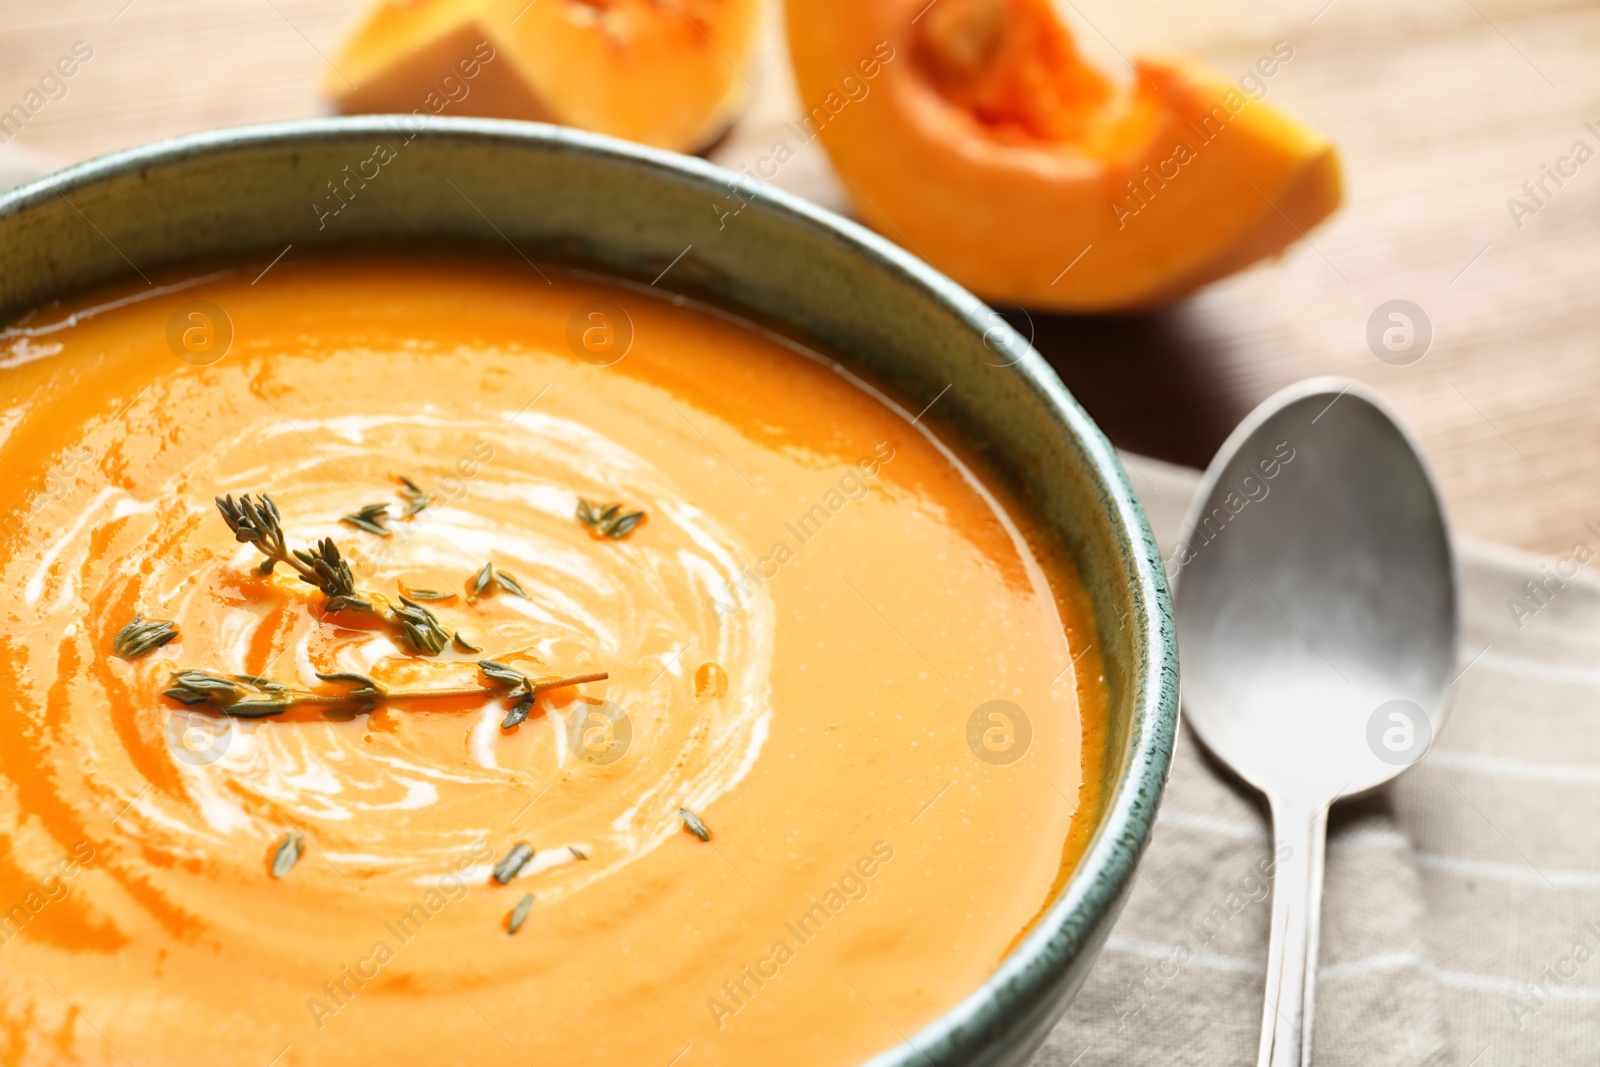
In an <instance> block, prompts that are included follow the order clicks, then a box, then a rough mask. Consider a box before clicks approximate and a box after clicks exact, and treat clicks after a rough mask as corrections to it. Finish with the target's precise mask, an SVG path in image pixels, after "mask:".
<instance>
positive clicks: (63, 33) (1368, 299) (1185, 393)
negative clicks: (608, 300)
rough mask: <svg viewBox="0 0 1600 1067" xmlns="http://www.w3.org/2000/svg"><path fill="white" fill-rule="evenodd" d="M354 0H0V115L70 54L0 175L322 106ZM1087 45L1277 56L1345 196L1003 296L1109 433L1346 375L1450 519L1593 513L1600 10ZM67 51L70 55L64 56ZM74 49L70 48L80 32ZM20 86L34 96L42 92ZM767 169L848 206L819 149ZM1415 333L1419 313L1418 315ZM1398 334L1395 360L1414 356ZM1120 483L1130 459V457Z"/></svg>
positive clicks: (1200, 441) (1570, 5) (1221, 57)
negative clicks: (1399, 431)
mask: <svg viewBox="0 0 1600 1067" xmlns="http://www.w3.org/2000/svg"><path fill="white" fill-rule="evenodd" d="M364 6H365V5H363V4H362V3H360V2H359V0H318V2H312V0H58V2H56V3H53V4H50V5H41V4H38V3H36V2H29V3H24V2H22V0H0V111H3V110H4V109H7V108H11V107H12V105H13V104H15V103H18V102H21V101H23V100H24V99H26V98H27V94H29V93H30V91H32V90H34V89H36V88H37V87H38V85H39V83H40V79H41V77H42V76H44V75H46V74H48V73H49V72H50V71H51V70H52V69H53V68H55V67H56V64H57V62H58V60H59V59H60V58H61V57H63V56H69V55H75V56H77V58H78V59H79V60H80V61H81V62H79V63H78V64H77V69H76V71H75V73H74V74H73V76H71V77H70V78H67V79H64V80H63V82H62V84H64V85H65V92H64V93H58V94H57V95H55V96H54V97H53V98H50V99H47V100H46V101H45V102H44V104H43V106H41V107H38V108H36V109H30V111H29V112H28V113H27V114H28V117H27V121H26V122H20V123H13V124H12V125H11V126H8V127H6V128H5V129H4V130H0V179H3V178H4V176H5V175H6V174H8V173H24V172H26V171H28V170H30V169H34V168H37V167H39V166H56V165H64V164H68V163H73V162H77V161H80V160H84V159H87V158H89V157H92V156H95V155H99V154H101V153H105V152H110V151H113V150H116V149H120V148H126V147H129V146H132V145H136V144H140V143H142V142H146V141H151V140H156V139H159V138H164V137H171V136H174V135H178V134H185V133H191V132H194V131H199V130H205V129H210V128H215V127H220V126H233V125H240V124H247V123H256V122H270V121H275V120H282V119H292V118H301V117H306V116H314V115H319V114H331V113H332V111H333V109H332V107H331V105H330V104H329V103H328V102H327V101H326V99H325V98H324V97H323V95H322V93H321V86H322V84H323V81H324V79H325V78H327V77H328V76H329V70H330V62H331V58H332V57H334V56H336V55H337V54H338V52H339V50H340V48H341V46H342V45H343V43H344V41H345V40H346V39H348V37H349V36H350V34H351V33H352V32H353V31H354V29H355V28H356V26H357V25H358V23H359V20H360V15H361V11H362V9H363V7H364ZM1057 7H1058V9H1059V10H1060V11H1061V14H1062V15H1063V17H1064V18H1065V19H1066V20H1067V22H1068V24H1069V26H1070V27H1071V28H1072V30H1073V32H1074V33H1075V35H1076V37H1077V40H1078V42H1079V45H1080V47H1081V48H1082V49H1083V50H1084V51H1085V52H1087V53H1089V54H1090V55H1091V56H1092V57H1093V58H1094V59H1095V60H1096V61H1097V62H1099V63H1100V64H1101V66H1102V67H1103V68H1105V69H1109V70H1120V71H1122V72H1123V76H1124V77H1126V76H1127V73H1126V72H1127V70H1128V57H1130V56H1134V55H1138V54H1141V53H1147V52H1153V51H1182V52H1190V53H1194V54H1197V55H1199V56H1201V57H1202V58H1204V59H1205V60H1207V61H1209V62H1210V63H1211V64H1212V65H1213V66H1215V67H1216V68H1217V69H1218V70H1220V71H1221V72H1223V73H1224V74H1227V75H1229V77H1235V76H1237V74H1238V73H1240V72H1244V71H1245V70H1247V68H1249V67H1250V65H1251V64H1252V63H1254V62H1255V61H1256V59H1257V57H1259V56H1261V55H1263V54H1265V53H1267V52H1269V51H1270V50H1271V49H1272V46H1273V45H1274V43H1275V42H1287V44H1288V45H1289V46H1290V47H1291V48H1292V49H1293V59H1292V61H1289V62H1286V63H1284V64H1283V65H1282V67H1281V69H1280V70H1279V71H1278V72H1277V74H1276V75H1275V76H1274V77H1273V78H1272V81H1271V86H1270V93H1271V97H1270V99H1271V102H1272V103H1273V104H1275V105H1277V106H1279V107H1282V108H1283V109H1285V110H1286V111H1288V112H1289V113H1290V114H1292V115H1294V116H1296V117H1298V118H1300V119H1302V120H1303V121H1306V122H1308V123H1310V124H1311V125H1313V126H1315V127H1317V128H1319V129H1320V130H1322V131H1323V132H1324V133H1326V134H1327V135H1328V136H1329V137H1331V139H1332V140H1333V141H1334V143H1335V144H1336V145H1337V146H1338V148H1339V150H1340V152H1341V154H1342V157H1343V162H1344V167H1345V185H1346V187H1345V204H1344V206H1343V207H1342V208H1341V209H1340V210H1339V211H1338V213H1337V214H1335V215H1334V216H1333V217H1332V219H1331V220H1330V221H1328V222H1326V223H1324V224H1323V225H1322V226H1320V227H1318V228H1317V229H1315V230H1314V231H1312V232H1311V234H1310V235H1309V239H1305V240H1300V241H1298V242H1297V243H1296V244H1295V245H1293V246H1292V247H1291V248H1290V249H1289V250H1288V251H1287V252H1286V253H1285V254H1284V255H1283V256H1282V257H1280V258H1278V259H1276V260H1271V261H1268V262H1266V263H1263V264H1258V265H1257V266H1255V267H1253V268H1251V269H1249V270H1247V271H1245V272H1243V273H1241V274H1238V275H1235V276H1234V277H1232V278H1229V279H1226V280H1224V281H1222V282H1219V283H1216V284H1214V285H1212V286H1210V287H1209V288H1207V289H1205V290H1203V291H1202V292H1201V293H1200V294H1198V295H1197V296H1194V297H1191V298H1188V299H1186V300H1184V301H1182V302H1179V303H1177V304H1174V305H1171V306H1169V307H1166V308H1163V309H1160V310H1157V311H1152V312H1144V313H1138V314H1125V315H1105V316H1066V315H1045V314H1040V313H1038V312H1033V313H1031V314H1030V313H1028V312H1026V311H1022V310H1019V309H1004V313H1005V314H1006V315H1007V317H1008V318H1009V319H1011V320H1012V322H1013V323H1014V324H1015V325H1016V326H1017V327H1018V329H1020V330H1021V331H1022V333H1023V335H1024V336H1032V337H1033V338H1034V341H1035V344H1036V345H1037V347H1038V348H1039V349H1040V350H1041V351H1042V352H1044V354H1045V355H1046V357H1047V358H1048V359H1049V360H1050V361H1051V363H1052V364H1053V365H1054V366H1055V367H1056V368H1057V370H1058V371H1059V372H1060V373H1061V376H1062V378H1063V379H1064V380H1065V381H1066V383H1067V384H1068V386H1069V387H1070V388H1071V389H1072V390H1073V391H1074V392H1075V393H1076V394H1077V396H1078V398H1079V399H1080V401H1082V403H1083V404H1084V406H1085V407H1087V408H1088V410H1089V412H1090V414H1092V415H1093V416H1094V417H1095V418H1096V419H1097V420H1098V421H1099V422H1100V424H1101V425H1102V427H1104V428H1105V430H1106V431H1107V433H1108V434H1109V435H1110V436H1111V438H1112V439H1113V441H1114V442H1115V443H1116V444H1118V445H1119V446H1121V447H1123V448H1124V449H1128V450H1132V451H1134V452H1137V453H1141V454H1145V455H1150V456H1155V457H1159V458H1162V459H1167V460H1171V461H1174V462H1178V463H1183V464H1187V465H1190V466H1196V467H1200V466H1204V465H1205V463H1206V461H1207V460H1208V459H1209V458H1210V456H1211V454H1212V453H1213V452H1214V451H1215V449H1216V447H1217V446H1218V445H1219V444H1220V443H1221V441H1222V439H1223V438H1224V437H1225V436H1226V434H1227V432H1228V431H1229V430H1230V429H1231V428H1232V426H1233V425H1234V424H1235V423H1236V422H1237V420H1238V419H1239V418H1241V417H1242V416H1243V415H1244V414H1245V413H1246V412H1247V411H1248V410H1249V409H1250V407H1251V406H1253V405H1254V404H1255V403H1256V402H1257V401H1259V400H1260V399H1261V398H1263V397H1264V396H1266V395H1267V394H1269V393H1270V392H1272V391H1274V390H1275V389H1277V388H1279V387H1280V386H1283V385H1285V384H1287V383H1289V382H1292V381H1294V380H1297V379H1299V378H1303V377H1306V376H1309V375H1314V374H1324V373H1331V374H1342V375H1348V376H1350V377H1353V378H1358V379H1361V380H1363V381H1365V382H1368V383H1370V384H1371V385H1373V386H1375V387H1376V388H1377V389H1378V390H1380V391H1381V392H1382V393H1383V394H1385V395H1386V396H1387V397H1388V398H1389V399H1390V400H1391V401H1392V402H1393V403H1394V405H1395V406H1396V407H1397V408H1398V409H1399V410H1400V412H1401V413H1402V415H1403V416H1404V417H1405V418H1406V419H1408V420H1409V421H1410V423H1411V424H1412V425H1413V426H1414V427H1415V428H1416V429H1417V431H1418V432H1419V434H1420V436H1421V437H1422V440H1423V442H1424V444H1425V446H1426V448H1427V450H1428V452H1429V454H1430V455H1431V457H1432V459H1433V462H1434V464H1435V466H1436V469H1437V471H1438V473H1439V476H1440V478H1441V480H1442V482H1443V488H1444V493H1445V497H1446V499H1447V501H1448V503H1449V505H1450V507H1451V508H1452V512H1453V514H1452V518H1453V520H1454V522H1455V524H1456V526H1457V528H1458V529H1459V531H1460V532H1462V533H1465V534H1468V535H1472V536H1476V537H1480V538H1485V539H1490V540H1495V541H1500V542H1503V543H1507V544H1511V545H1515V546H1519V547H1522V548H1526V549H1531V550H1536V551H1541V552H1550V553H1557V552H1563V551H1566V550H1567V549H1569V548H1570V547H1571V545H1572V544H1573V543H1574V542H1575V541H1577V540H1578V539H1579V538H1580V537H1582V536H1585V535H1584V533H1583V526H1584V523H1586V522H1588V521H1591V520H1593V521H1596V522H1600V464H1596V463H1595V462H1594V456H1595V454H1596V449H1597V447H1600V411H1597V407H1600V404H1597V401H1600V358H1597V356H1600V352H1597V348H1600V345H1597V339H1600V300H1597V299H1596V295H1595V290H1596V283H1597V282H1600V161H1594V162H1591V161H1589V159H1585V161H1584V162H1583V164H1581V165H1578V167H1577V172H1576V174H1575V176H1569V177H1566V178H1564V179H1563V180H1562V181H1561V183H1560V184H1559V185H1557V184H1553V183H1550V182H1548V181H1547V182H1546V184H1545V185H1544V187H1543V188H1544V194H1541V195H1540V196H1539V197H1538V198H1537V199H1538V201H1539V206H1538V207H1537V210H1535V211H1532V212H1528V211H1522V212H1516V211H1513V209H1512V206H1511V203H1510V202H1511V201H1512V199H1513V198H1517V199H1520V200H1521V201H1522V202H1523V203H1524V204H1529V203H1533V202H1534V201H1532V200H1530V198H1529V194H1528V192H1526V191H1525V188H1524V183H1525V182H1538V181H1539V180H1540V179H1541V177H1543V176H1544V175H1545V174H1546V172H1547V171H1546V168H1549V167H1553V166H1555V165H1556V163H1557V161H1558V160H1560V159H1562V158H1564V157H1566V158H1571V157H1572V154H1573V152H1574V149H1575V145H1576V143H1577V142H1579V141H1583V142H1586V143H1587V144H1588V145H1589V146H1590V157H1589V158H1592V156H1593V153H1594V152H1595V151H1596V150H1600V63H1596V62H1595V58H1596V55H1597V54H1600V5H1595V4H1592V3H1579V2H1562V0H1410V2H1408V3H1405V4H1395V3H1390V2H1380V0H1281V2H1277V3H1272V4H1266V3H1245V2H1242V0H1218V2H1214V3H1208V4H1195V3H1192V2H1188V0H1115V2H1113V0H1078V2H1067V0H1061V2H1059V3H1058V4H1057ZM780 34H781V19H780V18H779V17H777V15H776V14H775V13H772V14H769V16H768V19H767V26H766V29H765V31H764V38H763V44H762V46H761V47H760V48H759V49H758V50H757V53H756V55H755V56H754V57H753V58H751V59H749V60H748V61H746V62H744V63H742V64H741V65H740V66H741V69H740V74H741V77H744V78H747V79H748V80H749V81H750V82H751V83H752V84H753V85H754V86H755V96H754V99H753V101H752V104H751V106H750V107H749V109H748V110H747V111H746V112H745V113H744V114H743V116H742V117H741V118H740V119H739V121H738V122H737V124H736V125H735V126H734V127H733V129H732V130H731V131H730V132H729V133H728V134H727V135H726V136H724V137H723V138H722V139H721V140H720V141H719V142H718V143H717V144H716V145H715V146H714V147H713V148H712V149H711V151H710V152H709V155H710V158H712V159H713V160H715V161H716V162H718V163H722V164H724V165H728V166H732V167H735V168H737V167H738V166H740V165H741V164H744V163H751V162H753V161H754V160H756V159H757V158H758V157H760V156H761V155H762V154H763V153H765V152H766V151H767V149H768V147H769V146H770V145H771V144H772V142H773V140H774V139H775V138H776V137H777V135H778V131H780V130H781V128H782V126H783V123H784V122H785V121H789V120H793V119H795V118H796V117H797V116H798V115H799V113H800V111H801V109H800V106H799V104H798V102H797V100H796V97H795V93H794V88H793V81H792V77H791V74H790V70H789V63H788V59H787V56H786V53H785V50H784V47H783V42H782V41H781V39H780ZM75 48H76V50H75ZM85 52H88V53H91V54H90V56H89V58H87V59H85V58H83V56H84V53H85ZM34 99H35V100H37V99H38V98H37V97H35V98H34ZM774 184H776V185H778V186H782V187H785V188H788V189H789V190H791V191H793V192H796V193H799V194H801V195H803V196H806V197H808V198H810V199H812V200H815V201H817V202H818V203H821V204H823V205H825V206H828V207H831V208H835V209H838V210H846V209H847V205H846V202H845V200H844V198H843V196H842V195H841V193H840V189H839V186H838V184H837V183H836V181H835V179H834V178H833V177H832V175H831V173H830V169H829V163H828V159H827V156H826V154H825V153H824V151H823V149H822V147H821V146H820V144H817V143H812V144H810V145H807V146H805V147H803V148H801V149H800V150H799V154H798V157H797V158H796V159H795V160H794V161H793V162H791V163H789V164H788V165H786V166H784V167H783V168H782V169H781V171H780V172H779V174H778V176H777V178H776V179H775V181H774ZM1394 300H1406V301H1410V302H1412V303H1413V304H1415V305H1416V306H1417V308H1420V309H1421V313H1422V316H1424V318H1425V325H1427V326H1429V327H1431V341H1429V342H1428V343H1427V347H1426V351H1425V352H1424V353H1423V354H1422V356H1421V358H1420V359H1416V361H1415V362H1411V363H1409V364H1408V365H1404V366H1397V365H1393V364H1392V363H1390V362H1386V361H1385V360H1383V359H1380V358H1379V357H1378V355H1377V354H1376V353H1375V351H1374V349H1373V347H1372V346H1371V345H1369V342H1368V323H1369V320H1371V319H1372V318H1373V316H1374V313H1375V312H1376V311H1377V310H1378V309H1379V308H1380V306H1382V305H1385V304H1386V303H1388V302H1390V301H1394ZM1421 335H1422V331H1421V330H1420V328H1419V332H1418V336H1421ZM1411 355H1413V356H1414V355H1415V353H1414V352H1413V353H1412V354H1411ZM1131 474H1132V477H1133V479H1134V482H1135V485H1136V488H1139V487H1140V486H1139V482H1140V480H1141V477H1142V476H1141V474H1140V472H1139V471H1138V469H1137V461H1136V460H1135V461H1134V466H1133V469H1132V470H1131Z"/></svg>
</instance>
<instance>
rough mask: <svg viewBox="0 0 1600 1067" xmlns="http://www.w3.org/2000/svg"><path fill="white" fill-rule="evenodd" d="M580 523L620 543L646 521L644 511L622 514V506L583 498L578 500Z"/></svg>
mask: <svg viewBox="0 0 1600 1067" xmlns="http://www.w3.org/2000/svg"><path fill="white" fill-rule="evenodd" d="M577 514H578V521H579V522H581V523H583V524H584V525H585V526H587V527H589V529H590V530H591V531H592V532H594V533H596V534H598V535H599V536H601V537H609V538H611V539H612V540H613V541H620V540H622V539H623V538H624V537H627V536H628V535H629V534H630V533H632V532H633V530H634V527H636V526H638V525H639V523H641V522H642V521H644V512H643V511H630V512H628V513H627V514H623V513H622V505H621V504H596V503H594V502H593V501H592V500H586V499H584V498H583V497H581V496H580V497H579V498H578V513H577Z"/></svg>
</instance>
